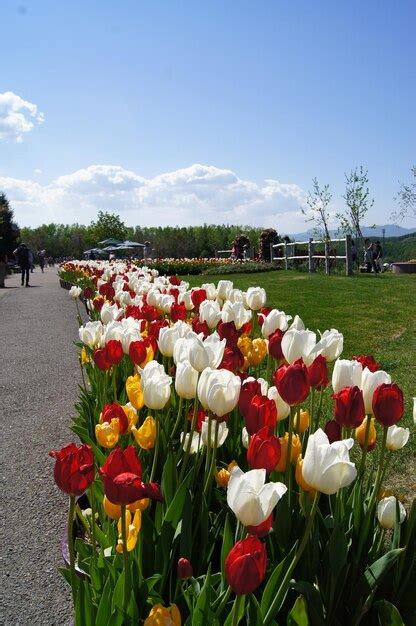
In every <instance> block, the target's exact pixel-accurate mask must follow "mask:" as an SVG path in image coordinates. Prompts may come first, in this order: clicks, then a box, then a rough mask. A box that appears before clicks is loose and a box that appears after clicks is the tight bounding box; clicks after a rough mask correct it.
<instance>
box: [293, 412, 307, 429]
mask: <svg viewBox="0 0 416 626" xmlns="http://www.w3.org/2000/svg"><path fill="white" fill-rule="evenodd" d="M310 421H311V416H310V415H309V411H306V410H304V409H301V410H300V411H298V412H297V413H296V415H295V419H294V422H293V427H294V429H295V431H296V432H297V433H299V434H300V435H301V434H302V433H304V432H305V430H306V429H307V428H309V424H310Z"/></svg>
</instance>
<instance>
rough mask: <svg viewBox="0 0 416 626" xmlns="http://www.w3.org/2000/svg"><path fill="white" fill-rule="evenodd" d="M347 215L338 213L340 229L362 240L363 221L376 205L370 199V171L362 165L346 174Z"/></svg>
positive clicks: (345, 198)
mask: <svg viewBox="0 0 416 626" xmlns="http://www.w3.org/2000/svg"><path fill="white" fill-rule="evenodd" d="M343 198H344V200H345V204H346V209H345V213H337V215H336V217H337V218H338V219H339V221H340V229H341V231H342V232H343V233H344V234H351V235H354V236H355V237H356V238H357V239H362V238H363V234H362V232H361V227H362V223H363V219H364V217H365V215H366V213H367V211H368V209H371V207H372V206H373V204H374V200H373V199H372V198H370V190H369V188H368V170H365V169H364V168H363V166H362V165H360V167H356V168H355V169H354V170H351V172H350V173H349V174H345V195H344V196H343Z"/></svg>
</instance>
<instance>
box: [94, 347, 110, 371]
mask: <svg viewBox="0 0 416 626" xmlns="http://www.w3.org/2000/svg"><path fill="white" fill-rule="evenodd" d="M92 358H93V361H94V363H95V365H96V366H97V367H98V369H100V370H102V371H104V372H105V371H106V370H108V369H110V367H111V363H110V361H109V360H108V358H107V351H106V350H105V349H104V348H98V350H95V351H94V354H93V357H92Z"/></svg>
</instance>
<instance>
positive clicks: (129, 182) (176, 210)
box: [0, 164, 305, 232]
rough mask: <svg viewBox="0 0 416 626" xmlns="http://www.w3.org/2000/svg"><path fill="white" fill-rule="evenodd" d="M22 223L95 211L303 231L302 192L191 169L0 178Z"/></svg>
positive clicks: (108, 169)
mask: <svg viewBox="0 0 416 626" xmlns="http://www.w3.org/2000/svg"><path fill="white" fill-rule="evenodd" d="M0 189H2V190H4V191H5V192H6V193H7V195H8V197H9V200H10V202H11V204H12V206H13V208H14V211H15V215H16V219H17V221H18V222H19V223H20V225H27V226H34V225H39V224H41V223H45V222H51V221H54V222H63V223H72V222H77V221H78V222H80V223H84V224H86V223H88V222H90V221H91V220H92V219H95V217H96V215H97V211H98V210H100V209H101V210H109V211H113V212H115V213H118V214H119V215H121V217H122V219H123V220H124V221H125V222H126V223H127V224H129V225H138V224H141V225H144V226H160V225H165V224H166V225H172V226H174V225H191V224H202V223H204V222H207V223H216V224H218V223H220V224H222V223H228V224H231V223H233V224H251V225H260V226H263V225H264V226H274V227H275V228H277V229H278V230H280V231H286V232H287V231H289V232H290V231H295V230H299V228H301V229H303V228H304V226H305V223H304V218H303V216H302V214H301V210H300V208H301V207H302V206H304V203H305V193H304V191H303V190H302V189H301V188H300V187H299V186H298V185H296V184H288V183H281V182H279V181H278V180H272V179H267V180H265V181H264V182H263V183H260V184H259V183H256V182H254V181H251V180H243V179H241V178H239V177H238V176H237V174H236V173H235V172H233V171H231V170H227V169H220V168H217V167H215V166H213V165H200V164H194V165H191V166H190V167H187V168H184V169H179V170H176V171H173V172H166V173H163V174H159V175H158V176H155V177H154V178H150V179H147V178H144V177H143V176H140V175H139V174H137V173H135V172H132V171H130V170H126V169H124V168H123V167H121V166H117V165H90V166H89V167H87V168H85V169H80V170H78V171H76V172H73V173H72V174H67V175H65V176H60V177H58V178H56V179H55V180H53V181H52V182H51V183H49V184H47V185H41V184H40V183H38V182H35V181H32V180H21V179H16V178H6V177H3V178H1V177H0Z"/></svg>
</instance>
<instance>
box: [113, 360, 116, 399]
mask: <svg viewBox="0 0 416 626" xmlns="http://www.w3.org/2000/svg"><path fill="white" fill-rule="evenodd" d="M116 375H117V374H116V368H115V367H113V393H114V402H117V381H116Z"/></svg>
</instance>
